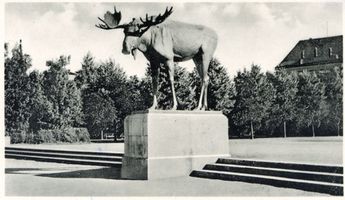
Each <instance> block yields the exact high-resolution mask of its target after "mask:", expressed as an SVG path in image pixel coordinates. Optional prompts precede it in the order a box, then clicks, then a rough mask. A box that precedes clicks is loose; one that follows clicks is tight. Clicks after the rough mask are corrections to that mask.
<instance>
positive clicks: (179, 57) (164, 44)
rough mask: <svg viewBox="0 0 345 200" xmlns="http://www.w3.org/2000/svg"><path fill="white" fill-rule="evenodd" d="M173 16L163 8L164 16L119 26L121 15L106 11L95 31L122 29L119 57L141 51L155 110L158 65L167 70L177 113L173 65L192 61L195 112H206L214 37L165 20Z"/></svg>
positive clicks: (199, 27) (198, 28)
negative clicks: (196, 97) (148, 69)
mask: <svg viewBox="0 0 345 200" xmlns="http://www.w3.org/2000/svg"><path fill="white" fill-rule="evenodd" d="M172 12H173V10H172V7H171V8H170V9H168V8H166V10H165V12H164V14H162V15H161V14H159V15H158V16H150V17H149V16H148V15H147V14H146V18H145V19H142V18H139V19H136V18H133V20H132V21H131V22H130V23H126V24H121V25H120V21H121V12H118V11H116V8H115V7H114V13H111V12H109V11H107V12H106V13H105V14H104V19H101V18H99V17H98V19H99V20H100V21H101V22H103V24H98V25H96V27H98V28H101V29H105V30H111V29H124V34H125V38H124V40H123V44H122V53H123V54H130V53H131V54H132V55H133V57H134V59H135V57H136V53H137V50H139V51H141V52H142V53H143V54H144V56H145V57H146V58H147V60H148V61H149V62H150V65H151V70H152V86H153V105H152V107H151V108H150V109H156V108H157V92H158V78H159V73H160V65H161V64H164V65H165V66H166V67H168V71H169V80H170V84H171V91H172V96H173V106H172V110H176V109H177V100H176V93H175V89H174V62H182V61H186V60H190V59H193V61H194V63H195V65H196V67H197V71H198V73H199V76H200V78H201V84H202V85H201V92H200V98H199V102H198V107H197V108H196V110H205V109H207V87H208V82H209V76H208V74H207V71H208V67H209V64H210V61H211V59H212V56H213V54H214V52H215V49H216V46H217V40H218V39H217V38H218V37H217V34H216V33H215V31H214V30H212V29H210V28H208V27H205V26H202V25H194V24H188V23H184V22H179V21H173V20H166V19H167V18H168V17H169V16H170V15H171V13H172Z"/></svg>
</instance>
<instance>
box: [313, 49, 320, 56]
mask: <svg viewBox="0 0 345 200" xmlns="http://www.w3.org/2000/svg"><path fill="white" fill-rule="evenodd" d="M314 56H315V57H318V56H319V49H318V48H317V47H315V48H314Z"/></svg>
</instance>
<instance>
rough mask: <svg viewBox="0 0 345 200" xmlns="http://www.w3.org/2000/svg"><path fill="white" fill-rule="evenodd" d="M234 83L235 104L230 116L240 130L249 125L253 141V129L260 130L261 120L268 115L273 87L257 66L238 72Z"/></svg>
mask: <svg viewBox="0 0 345 200" xmlns="http://www.w3.org/2000/svg"><path fill="white" fill-rule="evenodd" d="M234 81H235V88H236V96H235V100H236V102H235V105H234V109H233V111H232V114H231V115H230V116H231V117H232V120H233V122H234V124H235V125H236V126H240V127H242V130H243V129H245V127H246V126H247V125H248V124H250V132H251V137H252V139H254V133H255V129H259V128H260V126H261V122H262V120H263V119H264V118H265V117H267V115H268V114H269V113H268V111H269V108H270V107H271V105H272V101H271V100H272V98H273V97H274V92H275V91H274V88H273V85H272V84H271V83H270V82H269V81H267V78H266V76H265V75H264V74H263V73H261V72H260V67H259V66H257V65H252V68H251V71H247V70H244V72H238V73H237V76H236V77H235V78H234Z"/></svg>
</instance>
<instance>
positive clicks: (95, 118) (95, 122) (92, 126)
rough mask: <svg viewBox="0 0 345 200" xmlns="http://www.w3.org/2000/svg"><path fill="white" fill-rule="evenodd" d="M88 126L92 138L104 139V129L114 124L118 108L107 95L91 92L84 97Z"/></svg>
mask: <svg viewBox="0 0 345 200" xmlns="http://www.w3.org/2000/svg"><path fill="white" fill-rule="evenodd" d="M84 113H85V121H86V126H87V128H88V130H89V133H90V136H91V138H99V137H101V139H103V131H104V130H107V129H109V128H110V127H112V126H113V125H114V121H115V119H116V109H115V106H114V102H113V101H112V100H111V99H110V98H109V96H107V95H102V94H101V93H91V94H87V95H86V96H85V97H84Z"/></svg>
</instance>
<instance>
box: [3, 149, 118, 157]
mask: <svg viewBox="0 0 345 200" xmlns="http://www.w3.org/2000/svg"><path fill="white" fill-rule="evenodd" d="M5 150H18V151H21V150H23V151H32V152H45V153H64V154H81V155H98V156H114V157H123V153H116V152H101V151H100V152H94V151H92V152H91V151H76V150H73V151H72V150H57V149H41V148H25V147H5Z"/></svg>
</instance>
